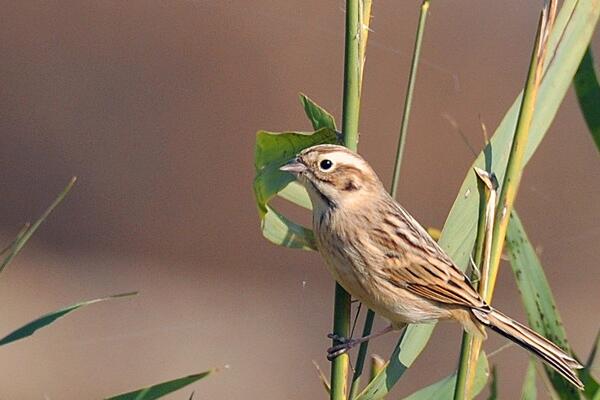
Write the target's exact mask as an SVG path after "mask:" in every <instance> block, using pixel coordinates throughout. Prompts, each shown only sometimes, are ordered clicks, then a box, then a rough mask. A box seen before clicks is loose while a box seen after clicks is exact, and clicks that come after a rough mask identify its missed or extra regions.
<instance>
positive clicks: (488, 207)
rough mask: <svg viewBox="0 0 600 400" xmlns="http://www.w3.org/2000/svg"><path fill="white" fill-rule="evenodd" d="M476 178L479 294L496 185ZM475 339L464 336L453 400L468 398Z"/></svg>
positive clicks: (489, 177) (483, 176)
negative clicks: (477, 189) (477, 184)
mask: <svg viewBox="0 0 600 400" xmlns="http://www.w3.org/2000/svg"><path fill="white" fill-rule="evenodd" d="M475 172H476V173H477V175H478V177H479V178H480V182H482V183H483V184H482V185H481V196H480V199H481V200H480V203H479V224H478V226H477V238H476V241H475V257H474V263H475V268H479V271H480V272H479V274H480V281H479V282H478V284H477V285H476V286H478V287H479V293H482V291H483V290H485V288H486V285H487V283H486V282H487V281H486V273H487V271H488V268H487V267H486V266H488V265H489V247H490V243H491V239H492V238H491V234H492V232H493V226H494V225H493V224H494V213H495V211H496V189H497V188H498V182H497V181H496V177H495V176H494V175H493V174H491V173H489V172H487V171H483V170H479V169H478V168H476V169H475ZM475 340H476V338H475V337H474V336H473V335H471V334H470V333H467V332H464V333H463V338H462V344H461V349H460V360H459V364H458V372H457V378H456V386H455V388H454V400H462V399H470V398H471V389H472V387H471V386H472V385H471V383H472V382H473V380H474V379H475V372H476V365H477V361H478V358H479V351H480V350H481V342H479V346H478V345H477V344H476V343H475Z"/></svg>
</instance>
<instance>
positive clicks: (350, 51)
mask: <svg viewBox="0 0 600 400" xmlns="http://www.w3.org/2000/svg"><path fill="white" fill-rule="evenodd" d="M359 3H360V0H347V1H346V36H345V52H344V53H345V56H344V100H343V114H342V133H343V135H344V145H345V146H346V147H348V148H349V149H352V150H356V148H357V147H358V117H359V108H360V86H361V76H362V73H361V69H362V62H361V60H360V32H361V31H360V29H361V22H362V21H361V20H360V4H359ZM333 333H334V334H336V335H338V336H341V337H348V336H349V335H350V295H349V294H348V292H346V291H345V290H344V288H342V287H341V286H340V285H339V284H338V283H336V285H335V303H334V315H333ZM348 364H349V356H348V354H342V355H341V356H339V357H336V358H335V359H334V360H333V362H332V364H331V392H330V399H331V400H346V398H347V397H346V396H347V394H348Z"/></svg>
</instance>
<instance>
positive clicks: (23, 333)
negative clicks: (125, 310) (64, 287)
mask: <svg viewBox="0 0 600 400" xmlns="http://www.w3.org/2000/svg"><path fill="white" fill-rule="evenodd" d="M136 294H137V292H130V293H121V294H115V295H113V296H108V297H103V298H100V299H94V300H88V301H83V302H81V303H77V304H73V305H70V306H68V307H65V308H61V309H60V310H56V311H53V312H51V313H48V314H45V315H42V316H41V317H39V318H37V319H35V320H33V321H31V322H29V323H27V324H25V325H23V326H22V327H20V328H19V329H17V330H15V331H13V332H11V333H9V334H8V335H6V336H5V337H3V338H2V339H0V346H3V345H5V344H8V343H12V342H14V341H17V340H21V339H25V338H26V337H29V336H31V335H33V334H34V333H35V331H37V330H38V329H41V328H43V327H45V326H47V325H50V324H51V323H53V322H54V321H56V320H57V319H59V318H61V317H64V316H65V315H66V314H68V313H70V312H72V311H75V310H77V309H79V308H81V307H85V306H89V305H90V304H94V303H100V302H102V301H107V300H112V299H117V298H120V297H127V296H134V295H136Z"/></svg>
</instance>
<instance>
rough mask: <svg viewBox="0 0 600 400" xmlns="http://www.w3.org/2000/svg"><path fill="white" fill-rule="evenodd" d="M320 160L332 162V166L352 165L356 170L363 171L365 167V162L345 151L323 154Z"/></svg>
mask: <svg viewBox="0 0 600 400" xmlns="http://www.w3.org/2000/svg"><path fill="white" fill-rule="evenodd" d="M320 158H321V159H328V160H331V161H333V162H334V164H346V165H352V166H354V167H356V168H359V169H363V168H364V167H365V161H364V160H362V159H360V158H358V157H356V156H355V155H354V154H351V153H348V152H345V151H332V152H329V153H325V154H323V156H321V157H320Z"/></svg>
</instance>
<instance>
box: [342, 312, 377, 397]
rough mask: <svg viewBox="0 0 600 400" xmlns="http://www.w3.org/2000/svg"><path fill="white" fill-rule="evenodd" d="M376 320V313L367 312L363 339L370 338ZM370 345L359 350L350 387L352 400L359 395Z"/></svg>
mask: <svg viewBox="0 0 600 400" xmlns="http://www.w3.org/2000/svg"><path fill="white" fill-rule="evenodd" d="M374 320H375V313H374V312H373V311H372V310H367V316H366V318H365V325H364V328H363V332H362V337H365V336H368V335H369V334H370V333H371V330H372V329H373V321H374ZM367 350H368V344H367V342H363V343H361V344H360V348H359V349H358V356H357V357H356V368H354V374H353V375H352V386H351V387H350V396H349V397H348V398H349V399H350V400H353V399H354V398H355V397H356V395H357V394H358V388H359V386H360V376H361V375H362V373H363V368H364V365H365V358H366V357H367Z"/></svg>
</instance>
